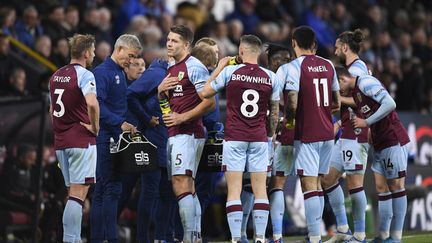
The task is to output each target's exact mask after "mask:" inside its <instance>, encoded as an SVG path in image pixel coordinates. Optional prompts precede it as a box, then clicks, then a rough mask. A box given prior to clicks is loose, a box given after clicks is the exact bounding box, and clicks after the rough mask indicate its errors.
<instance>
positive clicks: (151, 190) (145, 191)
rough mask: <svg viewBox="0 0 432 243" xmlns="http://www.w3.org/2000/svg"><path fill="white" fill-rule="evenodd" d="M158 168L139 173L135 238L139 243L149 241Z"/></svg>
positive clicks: (158, 179) (158, 176)
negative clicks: (139, 182) (139, 186)
mask: <svg viewBox="0 0 432 243" xmlns="http://www.w3.org/2000/svg"><path fill="white" fill-rule="evenodd" d="M160 177H161V173H160V170H156V171H152V172H145V173H141V190H140V196H139V201H138V210H137V217H138V218H137V239H138V242H140V243H147V242H150V238H149V229H150V223H151V220H152V217H153V212H154V209H155V201H156V197H157V194H158V192H159V181H160Z"/></svg>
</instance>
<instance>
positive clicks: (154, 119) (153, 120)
mask: <svg viewBox="0 0 432 243" xmlns="http://www.w3.org/2000/svg"><path fill="white" fill-rule="evenodd" d="M157 125H159V117H157V116H152V118H151V119H150V121H149V127H155V126H157Z"/></svg>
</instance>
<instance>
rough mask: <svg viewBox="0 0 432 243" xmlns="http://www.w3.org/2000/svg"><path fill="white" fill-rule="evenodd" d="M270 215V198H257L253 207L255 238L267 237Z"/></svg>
mask: <svg viewBox="0 0 432 243" xmlns="http://www.w3.org/2000/svg"><path fill="white" fill-rule="evenodd" d="M268 215H269V200H268V199H255V201H254V207H253V222H254V229H255V238H259V239H263V238H265V232H266V229H267V222H268Z"/></svg>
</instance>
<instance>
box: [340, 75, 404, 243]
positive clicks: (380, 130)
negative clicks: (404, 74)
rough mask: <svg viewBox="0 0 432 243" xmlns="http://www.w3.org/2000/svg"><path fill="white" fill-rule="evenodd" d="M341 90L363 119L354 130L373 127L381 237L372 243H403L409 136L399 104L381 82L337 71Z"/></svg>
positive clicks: (356, 119)
mask: <svg viewBox="0 0 432 243" xmlns="http://www.w3.org/2000/svg"><path fill="white" fill-rule="evenodd" d="M337 74H338V78H339V82H340V86H341V89H342V90H344V92H345V91H352V92H353V98H354V101H355V103H356V106H357V107H358V108H359V109H360V111H361V113H362V117H365V118H366V119H363V118H360V117H356V118H354V119H352V125H353V127H354V128H364V127H368V126H369V127H370V130H371V136H372V141H373V147H374V153H373V164H372V170H373V171H374V176H375V185H376V190H377V192H378V200H379V201H378V215H379V222H380V223H379V236H378V237H376V238H375V239H374V240H373V241H372V242H401V239H402V229H403V224H404V219H405V214H406V209H407V197H406V193H405V176H406V168H407V161H408V151H407V148H406V144H407V143H408V142H409V137H408V134H407V132H406V130H405V128H404V126H403V125H402V123H401V122H400V120H399V117H398V115H397V113H396V111H395V108H396V103H395V102H394V100H393V98H392V97H391V96H390V94H389V93H388V91H387V90H386V89H385V88H384V86H383V85H382V84H381V82H380V81H379V80H377V79H376V78H374V77H372V76H370V75H362V76H360V77H353V76H352V75H351V74H350V72H349V71H348V70H347V69H346V68H344V67H338V68H337Z"/></svg>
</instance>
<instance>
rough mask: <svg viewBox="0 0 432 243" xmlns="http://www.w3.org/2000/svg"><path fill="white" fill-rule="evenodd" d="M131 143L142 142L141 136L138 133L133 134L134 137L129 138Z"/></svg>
mask: <svg viewBox="0 0 432 243" xmlns="http://www.w3.org/2000/svg"><path fill="white" fill-rule="evenodd" d="M131 140H132V142H142V139H141V135H140V134H139V133H135V135H133V136H131Z"/></svg>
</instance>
